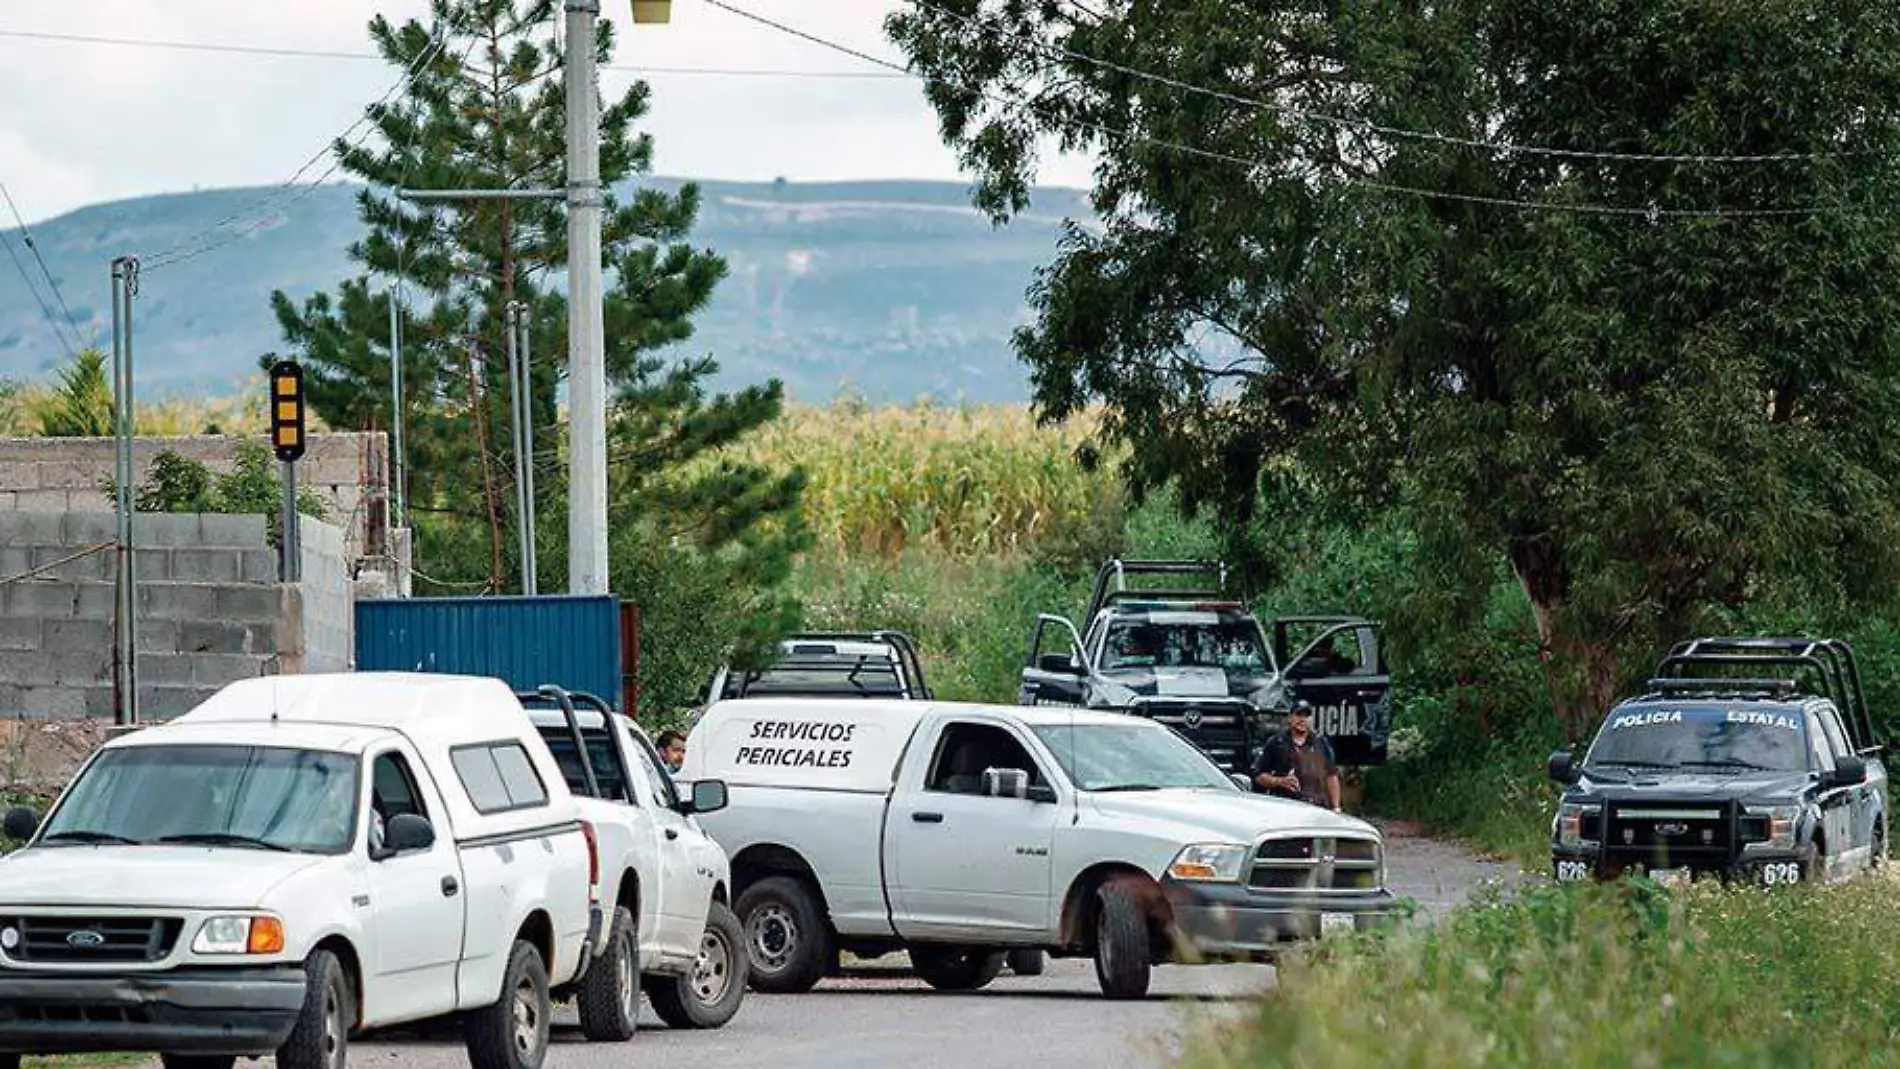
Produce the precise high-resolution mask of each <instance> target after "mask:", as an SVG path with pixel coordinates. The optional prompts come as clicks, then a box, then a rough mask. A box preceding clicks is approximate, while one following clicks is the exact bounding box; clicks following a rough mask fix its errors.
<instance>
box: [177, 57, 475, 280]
mask: <svg viewBox="0 0 1900 1069" xmlns="http://www.w3.org/2000/svg"><path fill="white" fill-rule="evenodd" d="M447 43H448V37H447V36H446V35H445V34H443V33H441V32H440V31H439V28H438V33H437V35H436V38H435V40H434V41H432V42H431V43H430V45H429V47H428V48H426V49H423V51H422V54H421V55H419V56H417V57H416V60H415V62H414V63H412V64H410V66H409V67H408V68H407V69H406V70H405V71H404V72H403V76H402V77H401V78H400V79H398V80H397V81H396V83H395V84H394V85H391V86H390V87H389V88H388V89H386V90H384V92H383V95H382V96H380V97H378V98H377V99H376V100H375V101H374V102H372V103H371V104H370V105H369V106H368V107H366V108H364V109H363V114H362V115H360V116H358V117H357V119H356V121H355V122H353V123H351V124H350V125H349V126H347V127H345V128H344V130H343V132H342V133H340V134H338V135H336V137H333V138H331V139H330V140H329V141H328V142H326V143H325V145H324V147H323V148H322V149H320V150H318V152H317V154H316V155H314V156H312V157H310V158H309V159H308V160H305V161H304V164H303V166H302V167H299V168H297V171H296V173H294V174H292V175H291V176H290V177H289V178H287V179H285V180H284V181H283V182H282V183H280V184H279V185H278V186H277V187H276V188H274V189H272V190H271V191H270V192H267V193H265V194H264V195H263V196H260V197H257V198H255V199H253V200H252V201H250V202H249V203H248V204H247V205H245V206H244V207H242V208H239V209H238V210H237V211H235V212H232V213H231V214H229V215H226V216H225V217H224V218H223V219H220V220H219V221H217V222H215V223H213V224H211V226H209V227H207V228H206V229H204V230H202V231H200V232H199V233H197V234H195V235H193V236H192V237H189V238H186V239H185V240H183V241H180V242H176V243H174V244H173V245H172V246H171V247H170V248H168V249H166V250H165V251H163V252H160V253H158V254H157V255H155V256H153V257H152V258H151V262H150V263H148V264H146V265H145V270H147V271H153V270H157V269H160V268H165V267H170V266H172V265H174V264H180V263H184V262H185V261H187V260H192V259H196V258H197V257H200V256H203V255H205V254H206V253H209V252H213V251H216V250H217V249H221V248H223V247H225V246H226V245H229V244H231V243H232V242H234V241H237V240H239V239H240V238H243V237H244V236H246V235H247V234H250V233H251V232H252V231H255V230H256V229H258V228H259V227H261V226H263V225H264V224H265V223H267V222H269V221H270V220H271V219H272V218H273V217H275V216H276V214H277V213H278V211H281V210H282V209H283V208H285V207H288V206H290V205H291V204H295V203H296V202H298V201H300V200H303V199H304V198H305V197H308V196H309V195H310V194H311V193H312V192H314V191H315V190H316V189H317V188H318V187H319V186H321V185H322V184H323V181H324V179H326V178H328V177H330V176H331V175H333V174H335V173H336V172H337V169H338V168H339V167H341V166H342V165H343V160H342V155H341V154H340V153H338V154H336V158H335V159H333V160H332V161H331V163H330V166H329V168H328V169H326V170H325V171H324V172H323V173H322V174H319V175H318V176H317V177H316V178H314V179H312V180H311V181H310V183H309V184H308V185H306V186H304V187H303V188H302V189H301V190H298V191H297V192H295V193H294V194H292V193H291V191H292V190H294V189H295V188H296V186H297V182H298V180H299V179H301V178H302V177H303V175H304V173H305V172H306V171H308V170H310V168H312V167H314V166H316V165H317V163H318V162H320V161H321V160H322V159H323V158H324V157H325V156H328V155H331V154H332V149H333V147H334V145H335V143H336V142H337V141H339V140H343V141H348V140H350V139H351V137H352V136H353V135H355V134H356V131H357V130H358V129H360V128H361V127H362V126H363V125H364V124H365V123H368V122H369V121H370V118H371V116H372V115H374V114H375V111H376V109H377V108H378V107H380V106H382V105H383V104H385V103H387V102H388V101H389V100H390V98H392V97H394V96H395V95H396V94H397V93H398V92H399V91H402V90H405V89H407V88H408V87H409V85H410V84H411V83H412V82H414V81H415V79H416V76H417V75H419V74H421V73H422V69H423V68H424V67H426V66H428V65H429V64H430V63H431V62H433V61H434V60H435V58H436V57H437V56H438V55H440V54H441V51H442V49H443V47H444V46H445V45H446V44H447ZM475 44H476V41H474V40H471V41H470V42H469V48H468V52H464V53H463V59H466V58H467V56H468V53H469V52H473V51H474V48H475ZM360 142H361V138H360V137H359V138H357V139H356V141H354V142H352V145H354V144H357V143H360ZM286 194H290V199H289V200H287V201H283V202H282V203H281V204H279V205H277V206H276V207H275V208H273V209H272V210H271V211H269V212H267V213H265V214H263V215H259V216H256V217H254V218H252V219H251V220H250V221H249V222H248V223H245V224H244V225H242V226H240V227H238V228H237V229H236V230H233V231H231V232H230V233H229V234H227V235H226V236H225V237H223V238H222V239H218V240H207V239H209V238H210V237H211V236H212V235H214V234H216V233H217V231H219V230H221V229H224V228H225V227H228V226H230V225H231V224H232V223H234V222H236V221H237V220H238V219H239V218H241V217H243V216H244V215H245V214H246V213H247V212H249V211H250V210H251V209H253V208H261V207H263V206H264V205H266V204H268V203H270V202H271V201H273V200H276V199H279V198H282V197H284V196H285V195H286ZM193 242H204V244H202V245H200V246H199V247H198V248H196V249H191V250H189V251H187V250H186V246H188V245H190V244H191V243H193Z"/></svg>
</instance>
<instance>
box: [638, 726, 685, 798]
mask: <svg viewBox="0 0 1900 1069" xmlns="http://www.w3.org/2000/svg"><path fill="white" fill-rule="evenodd" d="M633 763H634V764H636V765H638V766H639V767H640V774H641V776H642V777H643V778H645V780H646V784H647V792H648V793H649V794H650V795H651V796H652V798H653V804H654V805H656V806H658V807H659V808H661V809H672V808H673V807H674V806H675V805H676V804H677V803H678V795H676V794H675V793H674V791H673V782H672V781H671V780H670V779H668V778H667V776H666V774H665V773H663V772H661V771H660V768H659V763H658V761H657V759H656V758H655V757H654V756H653V754H652V752H651V751H649V750H648V749H647V748H646V747H645V746H643V745H641V743H640V740H638V739H636V740H635V741H634V746H633Z"/></svg>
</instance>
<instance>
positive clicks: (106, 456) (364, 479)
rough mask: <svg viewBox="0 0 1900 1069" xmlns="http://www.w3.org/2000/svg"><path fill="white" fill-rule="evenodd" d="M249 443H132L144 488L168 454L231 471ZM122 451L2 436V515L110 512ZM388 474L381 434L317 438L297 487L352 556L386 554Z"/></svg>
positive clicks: (109, 442)
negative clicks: (109, 486) (311, 495)
mask: <svg viewBox="0 0 1900 1069" xmlns="http://www.w3.org/2000/svg"><path fill="white" fill-rule="evenodd" d="M242 440H243V439H242V438H239V437H236V436H231V435H215V434H200V435H184V436H179V437H168V438H139V439H137V440H135V441H134V442H133V445H132V465H133V470H134V471H135V472H136V473H137V474H136V476H135V481H136V482H140V483H142V482H144V481H145V479H146V476H147V474H148V473H149V471H150V470H151V466H152V458H154V457H156V456H157V455H158V454H159V453H161V452H164V451H166V450H170V451H171V452H174V453H177V454H178V455H180V456H182V457H185V458H187V459H190V460H195V461H198V462H199V463H201V464H204V465H205V466H207V467H209V468H211V469H212V470H213V471H219V472H228V471H230V470H231V467H232V465H233V464H234V463H235V461H236V459H237V447H238V443H239V442H240V441H242ZM259 440H260V441H262V440H263V439H262V438H261V436H260V439H259ZM115 445H116V443H115V442H114V440H113V439H111V438H0V512H6V511H21V512H44V513H62V512H106V513H110V512H111V511H112V502H111V500H110V499H108V498H107V497H106V495H105V493H104V492H103V491H102V490H101V489H100V487H101V486H102V485H103V484H104V482H105V481H106V480H107V479H109V478H110V477H111V475H112V473H113V469H114V463H115ZM388 470H389V437H388V435H386V434H384V433H382V432H381V431H373V432H361V433H356V432H351V433H330V432H326V433H320V434H312V435H310V437H309V438H308V440H307V444H306V447H305V452H304V457H303V459H302V460H300V461H298V462H297V484H298V486H299V487H301V488H305V489H310V490H314V491H316V492H317V494H318V495H319V496H320V497H322V498H323V502H324V510H325V512H324V519H325V520H326V521H327V522H329V523H332V524H336V525H337V526H339V527H342V528H343V529H344V531H345V542H346V544H347V545H348V546H349V548H350V551H351V552H352V553H355V554H356V555H358V556H372V555H379V554H384V553H387V551H388V549H387V547H388V545H389V515H388V506H387V502H388V485H389V481H388V478H387V474H386V473H387V472H388ZM9 574H13V573H11V572H7V571H6V570H5V569H4V568H0V575H9Z"/></svg>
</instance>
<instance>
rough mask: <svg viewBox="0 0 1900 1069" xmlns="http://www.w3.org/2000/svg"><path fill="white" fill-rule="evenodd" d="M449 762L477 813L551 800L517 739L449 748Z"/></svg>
mask: <svg viewBox="0 0 1900 1069" xmlns="http://www.w3.org/2000/svg"><path fill="white" fill-rule="evenodd" d="M449 762H450V763H451V764H453V765H454V766H455V774H456V776H457V777H459V778H460V779H461V781H462V788H463V789H464V790H466V791H467V792H468V800H469V804H471V805H473V806H474V807H475V811H476V812H477V813H480V814H482V815H483V816H490V815H492V814H495V813H506V812H510V811H513V810H516V809H533V808H535V807H537V806H544V805H546V804H547V803H548V792H547V788H546V787H545V786H543V785H542V783H541V776H540V774H539V773H537V772H536V771H535V769H534V762H533V761H532V760H530V759H529V757H528V751H527V750H526V749H524V748H523V747H522V745H521V744H520V743H518V742H491V743H478V744H476V745H473V746H458V747H456V748H455V749H453V750H450V751H449Z"/></svg>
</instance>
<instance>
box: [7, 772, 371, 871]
mask: <svg viewBox="0 0 1900 1069" xmlns="http://www.w3.org/2000/svg"><path fill="white" fill-rule="evenodd" d="M357 765H358V761H357V759H356V758H355V757H353V756H350V755H348V754H340V753H330V752H326V751H320V750H297V749H288V748H284V747H272V746H131V747H126V748H124V749H118V750H107V751H106V752H105V753H103V754H100V755H99V758H98V759H97V760H96V761H94V762H93V763H92V764H91V766H89V767H88V768H87V769H86V771H85V773H84V774H83V775H81V776H80V778H79V780H78V782H76V783H74V784H73V786H72V789H71V790H70V791H68V792H67V795H66V799H65V801H63V802H61V803H60V805H59V808H58V809H57V810H55V811H54V813H53V815H52V818H51V819H50V820H49V821H47V824H46V828H45V830H44V832H43V833H42V834H41V836H40V840H39V841H40V842H41V843H42V844H45V845H49V846H50V845H56V844H60V843H89V842H90V843H99V842H113V843H127V844H134V845H154V844H202V845H208V846H229V847H234V848H238V849H245V848H249V849H256V850H280V851H295V852H299V853H320V854H340V853H343V852H345V851H347V850H348V849H349V848H350V843H351V841H352V840H353V839H354V838H355V835H354V833H355V830H356V812H357V794H358V791H357V784H358V782H359V775H360V773H359V770H358V768H357Z"/></svg>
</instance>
